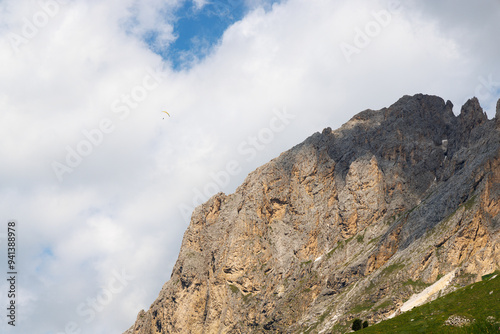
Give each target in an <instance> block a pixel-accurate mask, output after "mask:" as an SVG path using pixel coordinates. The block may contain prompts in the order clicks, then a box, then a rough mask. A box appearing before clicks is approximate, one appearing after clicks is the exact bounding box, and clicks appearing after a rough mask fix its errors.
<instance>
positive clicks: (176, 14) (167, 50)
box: [144, 0, 279, 70]
mask: <svg viewBox="0 0 500 334" xmlns="http://www.w3.org/2000/svg"><path fill="white" fill-rule="evenodd" d="M278 2H279V0H269V1H266V2H265V3H262V4H260V5H261V7H262V8H265V9H266V10H269V9H270V8H271V7H272V5H273V4H274V3H278ZM252 9H254V7H252V6H251V5H250V4H249V3H247V2H245V1H244V0H221V1H209V2H206V3H204V4H202V5H201V6H200V5H198V4H197V3H196V2H194V1H191V0H188V1H183V2H182V3H181V4H180V6H179V7H178V8H176V9H175V10H174V11H173V13H170V15H168V17H172V16H173V20H172V22H171V24H172V25H173V33H174V35H175V40H174V41H173V42H172V43H171V44H168V45H164V44H161V43H158V42H157V39H158V36H159V35H160V33H159V32H158V31H155V30H151V31H149V32H147V33H146V34H145V36H144V40H145V42H146V43H147V44H148V45H149V47H150V48H151V50H152V51H153V52H155V53H157V54H159V55H161V56H162V57H163V58H164V59H165V60H167V61H170V62H171V63H172V67H173V68H174V69H175V70H181V69H186V68H190V67H192V66H193V64H194V63H196V62H199V61H202V60H203V59H204V58H205V57H206V56H207V55H208V54H209V53H210V52H211V51H212V50H213V48H214V47H215V46H217V44H218V43H220V40H221V38H222V35H223V34H224V32H225V31H226V29H227V28H228V27H229V26H231V25H232V24H233V23H235V22H237V21H239V20H241V19H242V18H243V17H244V16H245V14H246V13H248V11H250V10H252ZM165 19H166V20H167V21H168V19H167V18H165Z"/></svg>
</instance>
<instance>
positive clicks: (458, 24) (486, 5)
mask: <svg viewBox="0 0 500 334" xmlns="http://www.w3.org/2000/svg"><path fill="white" fill-rule="evenodd" d="M179 3H180V2H179V1H173V0H172V1H160V0H148V1H133V0H128V1H118V0H116V1H114V0H108V1H104V2H103V1H100V2H99V1H70V2H69V3H68V4H65V5H63V4H61V5H60V6H59V10H58V12H57V14H55V15H53V17H52V16H51V17H50V20H49V21H48V22H47V23H46V24H45V25H43V26H41V27H39V29H38V32H37V33H36V35H35V36H33V37H32V38H26V40H23V43H22V44H20V45H18V49H19V51H16V50H15V48H13V47H12V44H11V40H9V36H12V35H9V33H16V34H18V35H22V33H23V25H25V24H26V20H24V19H25V18H26V19H27V20H32V19H33V17H34V15H35V14H37V13H38V12H40V11H43V9H42V8H41V7H40V5H39V3H38V2H36V1H22V2H19V1H18V2H16V1H4V2H2V3H1V5H0V20H1V22H3V25H2V27H0V34H1V35H0V77H1V78H2V80H1V81H0V110H1V112H0V133H1V134H2V138H1V139H2V140H0V156H2V157H4V160H3V163H2V164H1V165H0V181H1V182H0V184H2V187H1V188H0V221H7V220H8V219H12V218H15V219H17V220H18V222H19V226H20V228H19V234H20V235H19V238H20V239H19V240H20V244H19V245H20V246H19V247H20V250H22V252H21V251H20V256H21V262H20V263H21V264H22V265H21V269H22V271H21V273H22V275H23V276H22V277H23V278H22V281H21V282H20V286H22V289H23V290H22V291H23V295H24V296H26V299H23V301H22V302H23V303H24V306H23V312H24V313H23V314H22V318H20V319H23V320H22V322H20V327H18V328H20V329H22V331H23V332H26V333H35V334H36V333H47V332H49V333H50V332H51V331H52V332H54V333H56V332H58V331H64V327H65V326H66V325H67V324H68V323H69V322H71V321H74V322H76V323H77V324H78V325H79V326H81V328H82V329H83V330H84V331H83V333H97V334H99V333H109V332H116V333H118V332H120V331H121V330H125V329H126V328H127V327H128V326H130V325H131V324H132V323H133V321H134V320H135V316H136V313H137V312H138V311H139V309H140V308H144V307H147V306H148V305H150V303H151V302H152V301H153V300H154V298H155V297H156V295H157V293H158V292H159V290H160V288H161V286H162V284H163V283H164V282H165V281H166V280H167V279H168V278H169V277H170V271H171V268H172V266H173V264H174V263H175V260H176V258H177V252H178V248H179V245H180V242H181V239H182V233H183V231H184V229H185V228H186V224H187V222H186V220H185V218H184V217H183V216H182V215H181V212H180V210H179V208H180V207H181V205H184V206H191V205H192V204H193V201H195V202H196V201H197V200H198V199H197V198H196V196H197V194H198V191H200V192H201V193H202V197H203V198H205V197H206V196H205V194H204V192H205V188H207V184H209V183H215V181H214V177H213V176H211V174H213V173H217V172H221V171H225V170H226V169H227V164H228V162H230V161H235V162H236V163H237V164H238V166H239V167H240V171H239V172H237V173H234V174H235V175H230V178H229V182H220V183H221V184H222V183H224V184H222V186H221V187H220V188H221V190H223V191H226V192H232V191H234V189H235V188H236V187H237V186H238V185H239V184H240V183H241V182H242V181H243V179H244V178H245V176H246V175H247V173H249V172H250V171H252V170H253V169H255V168H256V167H257V166H259V165H261V164H262V163H264V162H266V161H268V160H269V159H271V158H273V157H275V156H277V155H278V154H279V153H281V152H282V151H284V150H286V149H288V148H290V147H292V146H293V145H295V144H297V143H299V142H301V141H302V140H303V139H305V138H306V137H307V136H309V135H311V134H312V133H313V132H315V131H320V130H321V129H322V128H324V127H327V126H331V127H332V128H336V127H338V126H340V125H341V124H342V123H343V122H345V121H347V120H348V119H349V118H350V117H352V116H353V115H354V114H355V113H356V112H359V111H361V110H363V109H366V108H372V109H377V108H382V107H384V106H388V105H390V104H392V103H393V102H395V101H396V100H397V99H398V98H399V97H401V96H402V95H403V94H414V93H420V92H422V93H429V94H437V95H440V96H442V97H443V98H444V99H450V100H452V101H453V103H454V104H455V112H459V108H460V105H461V103H462V102H463V101H464V99H466V98H467V97H470V96H472V95H474V94H476V95H477V94H478V92H479V93H481V94H482V95H483V97H484V99H485V102H484V103H483V100H481V102H482V103H483V105H484V106H486V107H488V108H489V115H490V117H491V116H492V114H491V110H492V109H491V108H493V107H492V106H493V103H494V102H496V99H497V98H498V93H499V90H500V87H498V86H497V82H499V81H500V72H499V68H498V66H497V65H496V63H497V55H498V51H499V50H498V48H499V46H498V44H497V43H496V38H497V37H496V35H495V31H497V30H498V29H497V30H495V29H485V28H483V27H490V26H491V27H494V26H497V25H498V24H499V23H498V22H499V21H498V20H497V18H498V5H497V3H496V2H493V1H490V2H488V1H486V0H484V1H482V2H480V5H478V6H472V7H471V6H466V8H467V9H466V10H464V9H463V7H461V6H455V5H454V2H443V3H440V4H434V2H413V3H407V2H404V3H401V5H400V6H399V7H398V11H397V12H393V13H392V15H391V20H390V23H389V24H387V25H386V26H383V27H382V25H381V28H380V31H378V32H377V33H376V34H375V33H373V32H374V31H372V35H373V36H371V37H370V39H369V43H368V44H367V45H366V46H363V47H362V48H358V49H359V52H358V53H355V54H353V55H352V59H351V62H348V61H347V60H346V57H345V56H344V54H343V53H342V50H341V48H340V45H341V44H342V43H349V44H352V45H354V44H353V43H354V41H355V38H356V34H357V33H358V31H359V30H361V31H366V30H365V29H367V27H368V28H369V27H371V28H374V27H375V26H374V23H373V22H377V20H376V17H375V16H374V14H373V13H374V12H375V13H378V12H380V11H382V10H388V9H390V8H392V7H390V6H389V2H388V1H375V2H374V1H370V2H368V1H362V0H358V1H349V2H347V1H345V2H331V1H322V0H314V1H299V0H289V1H286V2H282V3H281V4H277V3H276V4H274V5H273V6H272V7H271V6H265V3H264V2H247V6H248V7H249V8H252V11H250V12H249V13H248V14H247V15H246V17H245V18H244V19H243V20H241V21H240V22H237V23H235V24H234V25H232V26H231V27H229V29H228V30H227V31H226V32H225V34H224V36H223V37H222V40H221V43H220V44H219V45H217V46H216V47H215V48H214V50H213V52H212V53H211V54H210V55H209V56H208V57H207V58H205V59H204V60H202V61H201V62H199V63H197V64H196V65H195V66H194V67H193V68H191V69H190V70H185V71H180V72H175V71H173V70H171V69H170V68H169V63H168V62H163V61H162V59H161V57H159V56H158V55H156V54H155V53H153V52H152V51H151V50H150V49H149V48H148V45H147V44H146V43H145V42H144V41H143V40H142V39H141V38H142V37H144V36H145V34H147V33H149V32H153V31H154V32H156V33H157V34H158V36H160V38H159V41H160V43H161V45H160V46H161V47H165V46H168V45H169V43H170V42H171V41H172V40H173V39H174V38H175V36H174V32H173V30H172V22H173V20H175V17H173V16H172V13H173V10H174V9H175V8H177V7H176V6H179ZM266 3H268V2H266ZM197 5H198V6H202V5H206V2H205V1H198V2H197ZM464 5H465V3H464ZM264 8H265V10H264ZM478 22H481V24H479V23H478ZM370 25H371V26H370ZM358 29H359V30H358ZM358 34H359V33H358ZM24 42H26V43H24ZM485 82H486V83H485ZM498 85H500V84H498ZM147 87H149V88H147ZM478 87H479V88H478ZM144 92H145V95H144V94H143V93H144ZM141 94H142V95H141ZM134 96H135V98H134ZM127 101H128V102H127ZM127 103H130V104H127ZM119 107H121V109H117V108H119ZM284 109H285V110H286V111H287V112H288V113H290V114H293V115H295V118H294V119H293V120H290V122H288V124H286V126H285V127H284V128H283V130H281V131H278V132H275V133H273V137H274V139H273V140H272V141H270V142H269V143H263V142H258V143H257V146H255V147H254V148H253V152H255V156H253V155H248V154H244V153H242V151H241V150H239V149H238V147H239V146H240V145H247V146H246V147H251V146H250V141H251V140H252V139H251V138H257V140H258V138H259V134H262V131H263V129H265V128H269V126H270V122H271V120H272V118H273V117H275V111H276V110H284ZM125 110H126V111H125ZM161 110H167V111H168V112H169V113H170V115H171V117H165V114H163V113H161ZM114 111H118V112H114ZM126 112H128V114H127V115H126ZM124 115H126V117H123V116H124ZM163 118H165V119H163ZM103 119H109V120H110V122H111V124H112V125H113V130H112V131H111V132H109V133H105V134H104V133H103V134H102V138H100V139H99V140H97V139H96V140H97V141H98V142H99V143H98V144H95V145H92V147H91V153H90V154H89V155H88V156H84V157H82V159H81V162H80V163H79V164H77V166H76V167H74V168H72V172H71V173H64V175H63V182H59V181H58V179H57V177H56V175H55V173H54V171H53V169H52V166H51V164H52V162H53V161H58V162H60V163H64V164H65V163H66V157H67V155H68V147H69V148H70V149H73V150H77V149H78V147H79V145H82V144H81V143H82V142H84V141H88V142H89V141H90V140H89V139H88V138H87V137H86V135H85V133H88V132H89V131H93V130H94V129H98V128H99V125H100V123H101V121H102V120H103ZM94 133H95V132H94ZM96 138H97V137H96ZM94 139H95V138H94ZM226 183H227V184H226ZM207 189H208V188H207ZM3 246H4V244H3V243H0V247H3ZM2 252H3V251H2ZM115 269H116V270H122V269H124V270H127V271H129V272H130V273H131V274H133V275H134V276H135V277H136V278H135V281H131V282H130V284H128V285H127V286H126V287H125V288H124V289H123V291H121V292H120V293H119V294H115V295H113V300H112V301H111V302H110V303H109V304H107V305H106V306H105V307H104V308H103V310H102V311H101V312H99V313H98V314H96V317H95V319H94V320H92V321H91V322H90V323H86V322H85V318H82V317H81V316H80V315H78V314H77V313H76V309H77V307H78V305H79V304H81V303H82V302H85V301H86V299H87V298H93V297H95V296H96V295H98V294H99V293H100V291H101V285H103V284H104V285H105V284H106V282H107V281H109V279H110V277H112V275H113V273H112V272H113V270H115ZM137 282H140V283H137ZM3 288H4V286H0V289H3ZM23 298H24V297H23ZM40 310H46V311H43V312H40ZM0 331H1V332H2V333H4V332H5V333H11V332H12V333H13V331H12V330H11V329H10V328H8V327H7V326H6V324H5V322H2V323H0Z"/></svg>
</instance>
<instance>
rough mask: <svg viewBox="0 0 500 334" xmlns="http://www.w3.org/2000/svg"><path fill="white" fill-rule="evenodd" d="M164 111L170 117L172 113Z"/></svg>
mask: <svg viewBox="0 0 500 334" xmlns="http://www.w3.org/2000/svg"><path fill="white" fill-rule="evenodd" d="M162 112H164V113H165V114H167V115H168V117H170V114H169V113H168V112H166V111H162Z"/></svg>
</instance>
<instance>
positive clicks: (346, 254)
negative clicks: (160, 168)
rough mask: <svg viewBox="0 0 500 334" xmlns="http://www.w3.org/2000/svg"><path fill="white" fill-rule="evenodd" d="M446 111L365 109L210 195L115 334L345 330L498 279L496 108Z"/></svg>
mask: <svg viewBox="0 0 500 334" xmlns="http://www.w3.org/2000/svg"><path fill="white" fill-rule="evenodd" d="M452 108H453V105H452V103H451V102H450V101H448V102H446V103H445V102H444V100H443V99H441V98H440V97H436V96H428V95H422V94H418V95H415V96H404V97H402V98H401V99H399V100H398V101H397V102H396V103H394V104H393V105H391V106H390V107H388V108H383V109H381V110H377V111H375V110H365V111H363V112H361V113H359V114H357V115H356V116H354V117H353V118H352V119H351V120H350V121H349V122H347V123H346V124H344V125H343V126H342V127H341V128H339V129H338V130H335V131H332V130H331V129H330V128H326V129H324V130H323V131H322V133H315V134H313V135H312V136H311V137H309V138H308V139H306V140H305V141H304V142H303V143H301V144H299V145H297V146H295V147H293V148H292V149H290V150H288V151H286V152H284V153H282V154H281V155H280V156H279V157H277V158H275V159H273V160H271V161H270V162H269V163H267V164H265V165H263V166H261V167H259V168H258V169H257V170H255V171H254V172H252V173H250V174H249V175H248V177H247V178H246V180H245V181H244V183H243V184H242V185H241V186H239V187H238V188H237V189H236V192H235V193H234V194H231V195H226V194H224V193H219V194H216V195H214V196H213V197H212V198H211V199H210V200H208V201H207V202H206V203H205V204H203V205H201V206H199V207H198V208H196V209H195V210H194V212H193V215H192V218H191V222H190V225H189V227H188V229H187V230H186V232H185V234H184V238H183V242H182V246H181V250H180V253H179V258H178V260H177V262H176V264H175V266H174V269H173V271H172V275H171V278H170V280H169V281H168V282H167V283H166V284H165V285H164V286H163V288H162V290H161V292H160V294H159V296H158V298H157V299H156V301H154V303H153V304H152V305H151V307H150V309H149V310H148V311H141V312H140V313H139V315H138V316H137V320H136V322H135V324H134V325H133V326H132V327H131V328H130V329H129V330H127V331H126V332H125V333H126V334H152V333H337V332H339V333H342V332H345V331H348V330H349V328H350V324H351V323H352V319H354V318H356V317H359V318H362V319H366V320H368V321H369V322H370V323H374V322H378V321H380V320H382V319H386V318H387V317H389V316H394V315H396V314H398V313H400V312H401V308H403V310H404V308H405V307H407V306H408V304H407V303H406V304H405V302H407V301H408V299H410V297H412V296H413V295H415V294H416V293H420V292H422V291H423V290H424V289H426V288H428V287H430V286H432V287H430V288H428V289H426V290H425V291H428V292H424V294H423V295H419V296H418V300H419V301H421V302H425V301H427V300H430V299H433V298H436V296H437V295H439V294H445V293H447V292H449V291H452V290H454V289H456V288H457V287H459V286H463V285H466V284H469V283H472V282H474V281H478V280H480V278H481V276H482V275H485V274H489V273H491V272H493V271H495V270H497V269H499V268H500V243H499V237H500V233H499V230H500V214H499V213H500V101H499V103H498V105H497V111H496V117H495V118H494V119H492V120H488V118H487V116H486V114H485V113H484V112H483V110H482V108H481V106H480V104H479V102H478V100H477V99H476V98H472V99H470V100H468V101H467V102H466V103H465V105H464V106H463V107H462V109H461V112H460V115H458V116H455V115H454V114H453V112H452ZM436 282H437V283H436ZM433 284H434V285H433ZM413 300H414V299H413ZM417 304H418V303H417Z"/></svg>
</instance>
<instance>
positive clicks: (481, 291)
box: [356, 272, 500, 334]
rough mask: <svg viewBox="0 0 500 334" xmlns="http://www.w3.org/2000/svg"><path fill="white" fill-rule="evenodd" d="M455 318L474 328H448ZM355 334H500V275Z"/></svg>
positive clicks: (489, 276)
mask: <svg viewBox="0 0 500 334" xmlns="http://www.w3.org/2000/svg"><path fill="white" fill-rule="evenodd" d="M497 274H498V275H497ZM493 277H494V278H493ZM452 315H457V316H460V317H462V318H467V319H469V320H470V321H471V324H470V325H468V326H463V327H453V326H447V325H445V321H446V320H447V319H448V318H449V317H450V316H452ZM356 333H360V334H367V333H408V334H410V333H412V334H413V333H440V334H441V333H500V274H499V273H498V272H496V273H495V274H491V275H487V276H483V281H481V282H478V283H475V284H471V285H469V286H466V287H463V288H461V289H459V290H457V291H454V292H452V293H450V294H448V295H446V296H443V297H441V298H438V299H436V300H435V301H433V302H431V303H427V304H425V305H422V306H419V307H416V308H414V309H412V310H411V311H408V312H406V313H403V314H401V315H399V316H397V317H395V318H393V319H389V320H386V321H382V322H380V323H378V324H376V325H373V326H370V327H367V328H365V329H363V330H360V331H358V332H356Z"/></svg>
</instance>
